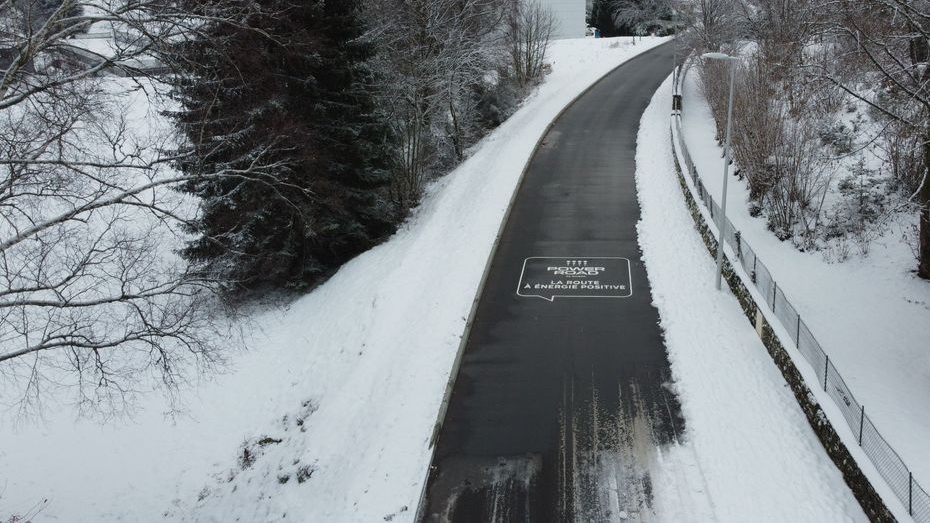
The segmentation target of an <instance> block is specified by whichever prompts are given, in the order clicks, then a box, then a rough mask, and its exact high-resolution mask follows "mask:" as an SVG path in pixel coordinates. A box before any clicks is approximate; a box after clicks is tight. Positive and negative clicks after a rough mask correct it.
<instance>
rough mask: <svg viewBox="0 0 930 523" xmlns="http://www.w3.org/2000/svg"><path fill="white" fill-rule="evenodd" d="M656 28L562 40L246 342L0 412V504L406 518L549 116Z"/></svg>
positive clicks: (91, 512) (63, 510) (92, 517)
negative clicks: (104, 405) (218, 368)
mask: <svg viewBox="0 0 930 523" xmlns="http://www.w3.org/2000/svg"><path fill="white" fill-rule="evenodd" d="M663 41H665V39H650V38H644V39H637V44H636V45H635V46H633V45H631V43H630V42H629V40H628V39H581V40H563V41H559V42H556V43H554V44H553V47H552V50H551V57H550V62H551V63H552V73H551V74H550V75H549V76H548V77H547V79H546V81H545V83H544V84H543V85H542V86H541V87H540V88H539V89H538V90H537V91H536V93H534V95H532V96H531V97H530V99H528V100H527V101H526V102H525V103H524V104H523V106H522V107H521V109H520V110H519V111H518V112H517V113H516V114H515V115H514V116H513V117H511V118H510V119H509V120H508V121H507V122H505V123H504V124H503V125H502V126H501V127H500V128H499V129H497V130H496V131H495V132H493V133H492V134H491V135H489V136H488V137H487V138H485V139H484V140H482V142H481V143H480V144H479V145H478V146H476V148H475V149H474V152H473V154H472V156H471V157H470V158H469V159H468V160H467V161H466V162H465V163H464V164H462V166H460V167H459V168H458V169H457V170H456V171H455V172H453V173H452V174H450V175H449V176H447V177H445V178H443V179H442V180H440V181H439V182H438V183H436V184H434V185H433V186H432V187H431V188H430V190H429V193H428V195H427V197H426V198H425V200H424V203H423V204H422V206H421V207H420V208H419V209H418V210H417V212H416V214H415V216H414V217H413V218H412V219H411V220H410V221H409V223H408V224H407V225H406V226H405V227H404V228H403V229H402V230H401V231H400V232H398V233H397V235H396V236H395V237H394V238H392V239H391V240H390V241H389V242H387V243H386V244H384V245H381V246H379V247H377V248H375V249H373V250H371V251H369V252H367V253H365V254H363V255H361V256H359V257H358V258H356V259H355V260H353V261H351V262H350V263H348V264H347V265H346V266H345V267H343V268H342V269H341V270H340V271H339V272H338V273H337V274H336V275H335V276H334V277H333V278H332V279H331V280H330V281H328V282H327V283H326V284H325V285H323V286H321V287H320V288H319V289H317V290H316V291H314V292H313V293H311V294H310V295H308V296H306V297H304V298H302V299H300V300H298V301H297V302H295V303H293V304H292V305H291V306H290V307H289V308H288V309H287V310H284V311H269V312H265V313H263V314H257V315H255V316H254V317H252V318H250V319H249V321H248V322H245V323H244V325H243V326H244V328H247V329H249V330H250V332H251V335H250V336H251V338H250V342H249V345H250V350H249V351H248V352H246V353H244V354H239V355H236V356H235V357H234V358H233V365H234V366H233V368H232V369H231V371H230V372H229V373H227V374H225V375H221V376H217V377H216V378H215V380H213V381H211V382H208V383H203V384H201V385H200V386H198V387H197V388H195V389H192V390H189V391H185V394H186V397H187V401H188V409H187V412H186V413H185V414H184V415H181V416H178V417H175V418H173V419H169V418H166V417H165V416H164V414H163V412H164V410H165V409H166V405H165V404H164V403H162V402H160V401H159V400H157V399H156V398H153V397H152V398H148V400H147V403H146V404H144V405H140V409H139V412H138V414H137V415H136V417H135V418H134V419H132V420H129V421H118V422H115V423H113V424H111V425H106V426H100V425H97V424H95V423H92V422H88V421H80V420H79V421H75V420H73V419H72V413H71V411H69V410H67V409H63V410H58V411H51V412H49V413H48V414H47V418H46V419H45V420H43V421H41V422H38V423H35V424H32V423H30V424H23V425H20V426H16V425H13V424H11V423H10V422H9V420H8V419H3V424H2V426H0V519H3V518H4V517H8V514H9V513H23V512H27V511H29V510H30V508H32V507H34V506H35V505H36V504H41V503H42V500H43V499H46V498H47V499H48V502H47V503H45V504H44V508H43V509H42V513H41V516H40V518H39V520H42V519H49V520H53V519H55V518H57V519H58V520H61V521H69V522H98V521H127V522H136V521H153V520H158V519H161V518H162V517H164V518H165V519H167V520H198V521H223V522H225V521H232V520H234V519H238V520H241V521H275V520H283V519H285V518H286V520H288V521H292V520H298V521H300V520H303V521H383V520H393V521H409V520H411V519H413V516H414V512H415V508H416V507H415V504H416V502H417V499H418V496H419V494H420V491H421V488H422V482H423V481H424V479H425V473H426V469H427V467H428V464H429V449H428V439H429V436H430V433H431V430H432V427H433V423H434V422H435V421H436V414H437V411H438V409H439V403H440V401H441V399H442V393H443V390H444V388H445V385H446V381H447V379H448V375H449V372H450V370H451V366H452V361H453V359H454V356H455V353H456V350H457V348H458V346H459V338H460V336H461V333H462V329H463V327H464V325H465V321H466V316H467V315H468V312H469V309H470V307H471V304H472V301H473V299H474V296H475V293H476V291H477V287H478V284H479V281H480V279H481V276H482V271H483V269H484V266H485V261H486V260H487V258H488V255H489V253H490V251H491V249H492V246H493V242H494V238H495V235H496V233H497V231H498V227H499V225H500V222H501V220H502V218H503V216H504V213H505V210H506V207H507V204H508V202H509V200H510V197H511V194H512V193H513V191H514V188H515V186H516V184H517V182H518V179H519V177H520V174H521V172H522V170H523V166H524V164H525V162H526V161H527V159H528V158H529V157H530V155H531V154H532V152H533V148H534V146H535V144H536V141H537V140H538V138H539V137H540V136H541V135H542V133H543V132H544V131H545V129H546V127H547V125H548V124H549V122H550V121H551V120H552V119H553V118H554V117H555V115H556V114H557V113H558V112H559V111H560V110H561V109H562V108H563V107H564V106H565V105H566V104H567V103H569V102H570V101H571V100H572V99H573V98H574V97H575V96H577V95H578V94H579V93H581V92H582V91H583V90H584V89H585V88H587V87H588V86H590V85H591V84H592V83H593V82H595V81H596V80H597V79H598V78H600V77H601V76H603V75H604V74H606V73H607V72H609V71H610V70H611V69H613V68H614V67H615V66H617V65H619V64H620V63H621V62H623V61H625V60H627V59H629V58H630V57H632V56H634V55H636V54H638V53H641V52H643V51H646V50H648V49H650V48H651V47H654V46H656V45H658V44H660V43H662V42H663Z"/></svg>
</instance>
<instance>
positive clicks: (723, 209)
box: [701, 53, 737, 291]
mask: <svg viewBox="0 0 930 523" xmlns="http://www.w3.org/2000/svg"><path fill="white" fill-rule="evenodd" d="M701 56H702V57H703V58H709V59H711V60H726V61H728V62H730V101H729V103H727V144H726V146H725V147H724V148H723V199H722V200H720V224H719V226H718V229H719V230H720V238H719V239H718V240H717V279H716V285H717V290H718V291H719V290H720V279H721V276H722V275H723V239H724V238H725V237H726V230H727V174H728V173H729V171H730V126H731V124H732V119H733V83H734V78H735V77H736V64H735V62H736V60H737V58H734V57H732V56H730V55H728V54H724V53H704V54H703V55H701Z"/></svg>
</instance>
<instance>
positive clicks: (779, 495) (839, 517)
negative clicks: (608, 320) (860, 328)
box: [636, 80, 867, 522]
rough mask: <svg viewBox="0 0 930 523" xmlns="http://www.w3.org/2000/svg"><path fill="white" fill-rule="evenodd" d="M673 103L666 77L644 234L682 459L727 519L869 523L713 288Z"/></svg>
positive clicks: (640, 161) (650, 133)
mask: <svg viewBox="0 0 930 523" xmlns="http://www.w3.org/2000/svg"><path fill="white" fill-rule="evenodd" d="M671 95H672V93H671V80H667V81H666V82H665V83H664V84H663V85H662V87H660V88H659V91H658V92H657V93H656V95H655V97H654V98H653V101H652V104H651V105H650V106H649V108H648V109H646V113H645V114H644V115H643V119H642V122H641V124H640V131H639V137H638V142H637V151H636V163H637V166H636V185H637V191H638V193H639V199H640V204H641V207H642V218H641V220H640V222H639V224H638V225H637V230H638V231H639V239H640V245H641V247H642V250H643V259H644V261H645V264H646V271H647V273H648V275H649V281H650V283H651V285H652V293H653V302H654V303H655V305H656V307H657V308H658V310H659V316H660V321H661V326H662V329H663V331H664V335H665V342H666V346H667V349H668V351H669V360H670V361H671V365H672V376H673V378H674V381H675V387H676V390H677V392H678V395H679V398H680V400H681V403H682V412H683V414H684V416H685V420H686V423H687V433H686V435H685V437H684V439H683V442H682V444H681V447H682V449H681V450H680V451H679V453H680V454H686V453H691V454H692V456H693V461H694V462H695V463H696V464H697V466H698V467H699V468H700V471H701V475H702V476H703V478H704V481H705V482H706V487H707V492H708V493H709V497H710V499H711V500H712V507H713V511H714V515H715V516H716V519H717V520H719V521H818V522H820V521H866V520H867V519H866V517H865V514H864V513H863V512H862V510H861V508H860V507H859V505H858V503H857V502H856V500H855V498H854V497H853V496H852V493H851V492H850V490H849V489H848V487H847V486H846V485H845V483H844V482H843V478H842V476H841V474H840V472H839V470H837V468H836V467H835V466H834V465H833V463H832V462H831V461H830V459H829V457H828V456H827V454H826V452H825V451H824V450H823V447H822V446H821V445H820V442H819V440H818V439H817V436H816V435H815V434H814V432H813V431H812V430H811V429H810V426H809V425H808V422H807V419H806V418H805V416H804V414H803V413H802V412H801V410H800V407H799V406H798V404H797V402H796V400H795V398H794V395H793V394H792V392H791V390H790V389H789V388H788V386H787V384H786V383H785V381H784V379H783V378H782V376H781V373H780V372H779V371H778V369H777V368H776V366H775V364H774V363H773V362H772V360H771V357H770V356H769V354H768V352H767V351H766V349H765V347H764V346H763V345H762V342H761V341H760V340H759V338H758V337H757V336H756V333H755V330H754V329H753V327H752V325H751V324H750V323H748V322H747V321H746V319H745V316H744V315H743V312H742V310H741V309H740V306H739V304H738V302H737V301H736V298H735V297H734V296H733V295H732V294H731V293H730V292H729V291H728V290H727V289H724V290H723V291H717V290H715V288H714V274H715V264H714V260H713V259H712V258H711V256H710V255H709V254H708V252H707V250H706V248H705V247H704V244H703V243H702V241H701V239H700V236H699V235H698V233H697V231H696V230H695V228H694V221H693V220H692V219H691V215H690V214H689V212H688V209H687V207H686V204H685V200H684V197H683V196H682V194H681V189H680V187H679V185H678V178H677V176H676V174H675V167H674V163H673V156H672V154H673V152H672V148H671V143H670V140H669V113H668V107H669V105H670V104H669V100H671ZM683 513H684V514H686V515H687V514H689V513H691V512H689V510H688V509H687V507H683ZM695 513H696V514H701V512H695ZM684 519H686V520H693V521H705V520H708V519H710V518H706V517H698V518H695V517H694V516H693V515H692V516H689V517H686V518H684ZM684 519H680V520H684Z"/></svg>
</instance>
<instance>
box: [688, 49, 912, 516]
mask: <svg viewBox="0 0 930 523" xmlns="http://www.w3.org/2000/svg"><path fill="white" fill-rule="evenodd" d="M688 69H690V64H689V65H688V67H687V68H685V69H684V71H683V72H682V73H680V74H679V75H678V78H677V85H676V87H675V89H676V95H677V94H680V93H681V90H680V86H681V85H683V84H684V81H683V79H682V78H683V77H684V76H685V75H687V73H688ZM673 120H674V122H675V123H674V125H675V127H676V130H677V145H678V148H679V150H680V151H681V153H682V156H683V157H684V160H685V167H686V168H687V170H688V174H689V177H690V178H691V181H692V183H693V185H692V187H693V193H694V194H693V196H694V197H695V199H696V200H698V201H701V202H702V203H703V204H704V206H705V208H706V209H707V210H708V212H709V213H710V216H711V219H712V220H713V221H714V223H715V224H716V225H717V227H718V229H717V230H718V231H719V230H720V229H719V227H720V217H721V212H720V206H719V205H718V204H717V201H716V200H715V199H714V197H713V196H711V194H710V192H709V191H707V189H706V188H705V187H704V184H703V182H702V181H701V177H700V176H699V175H698V171H697V168H696V167H695V165H694V162H693V161H692V160H691V155H690V153H689V152H688V147H687V145H686V144H685V140H684V135H683V133H682V124H681V114H680V113H678V114H677V115H676V116H675V117H674V118H673ZM726 231H727V234H726V239H725V241H726V243H727V245H729V246H730V248H731V249H732V252H733V256H735V258H736V259H737V260H738V261H739V264H740V266H742V268H743V270H744V271H745V272H746V274H747V275H749V279H750V280H751V281H750V282H746V281H744V282H743V283H744V284H746V286H747V287H749V286H750V283H751V284H752V286H754V287H755V288H756V289H757V290H758V291H759V293H761V295H762V296H764V297H765V303H766V305H767V306H768V307H769V308H770V309H771V310H772V312H774V314H775V316H776V317H777V318H778V320H779V322H780V323H781V326H782V327H783V328H784V329H785V331H786V332H788V334H789V336H791V341H793V342H794V345H795V347H797V349H798V351H799V352H800V353H801V354H802V355H803V356H804V359H806V360H807V362H808V363H809V364H810V365H811V367H812V368H813V369H814V370H815V371H816V373H817V375H818V376H819V378H820V383H818V384H817V387H820V388H823V389H824V390H825V391H826V392H827V394H828V395H829V396H830V398H832V399H833V401H834V402H835V403H836V406H837V407H839V410H840V412H842V414H843V417H844V419H845V420H846V423H847V425H849V428H850V429H851V430H852V433H853V435H855V436H856V437H857V438H858V443H859V446H860V447H861V448H862V450H863V451H864V452H865V455H866V456H868V457H869V459H870V460H871V461H872V463H873V464H874V465H875V468H876V469H878V472H879V473H880V474H881V475H882V477H883V478H884V479H885V481H886V482H887V483H888V486H889V487H890V488H891V490H892V491H893V492H894V493H895V495H896V496H897V497H898V499H899V500H900V501H901V502H902V503H903V505H904V508H905V509H906V510H907V511H908V513H909V514H910V515H911V517H913V518H914V521H916V522H918V523H930V495H928V494H927V491H926V490H924V489H923V487H921V486H920V484H919V483H918V482H917V480H916V479H914V475H913V473H912V472H911V471H910V469H908V467H907V465H906V464H905V463H904V461H903V460H902V459H901V457H900V456H898V453H897V452H895V450H894V449H893V448H892V447H891V445H890V444H888V442H887V441H886V440H885V438H884V437H882V435H881V433H879V431H878V429H877V428H876V427H875V425H874V424H873V423H872V420H871V419H869V416H868V414H866V412H865V405H862V404H860V403H859V402H858V401H856V398H855V396H853V394H852V392H851V391H850V390H849V387H848V386H847V385H846V382H845V381H844V380H843V377H842V376H841V375H840V373H839V371H838V370H837V368H836V367H835V366H834V365H833V362H831V361H830V356H829V355H827V353H826V352H824V350H823V348H822V347H821V346H820V343H819V342H818V341H817V339H816V338H814V335H813V333H811V331H810V329H809V328H808V327H807V325H806V324H805V323H804V320H803V319H801V316H800V314H798V312H797V309H795V308H794V306H793V305H791V302H790V301H789V300H788V297H787V296H785V293H784V291H782V289H781V288H780V287H779V286H778V283H777V282H776V281H775V279H774V278H773V277H772V273H771V272H769V270H768V268H767V267H766V266H765V264H764V263H763V262H762V260H761V259H759V257H758V256H757V255H756V253H755V251H753V250H752V248H751V247H750V246H749V243H748V242H747V241H746V240H745V239H744V238H743V237H742V234H740V232H739V230H737V229H736V227H734V226H733V223H732V222H731V221H730V220H729V219H727V228H726ZM727 258H728V259H729V260H730V262H731V263H733V259H732V257H731V256H729V255H728V256H727ZM808 386H809V387H811V386H812V384H810V383H809V384H808ZM811 388H812V387H811Z"/></svg>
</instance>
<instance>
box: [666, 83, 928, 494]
mask: <svg viewBox="0 0 930 523" xmlns="http://www.w3.org/2000/svg"><path fill="white" fill-rule="evenodd" d="M697 76H698V75H697V74H696V71H695V72H692V73H691V74H689V75H688V76H687V77H686V81H685V83H684V92H683V96H684V102H683V107H684V110H683V111H682V125H683V128H684V137H685V140H686V141H687V144H688V148H689V150H690V152H691V154H692V157H693V160H694V162H695V164H696V165H697V168H698V171H699V173H700V174H701V177H702V181H703V182H704V185H705V187H707V189H708V190H709V191H712V193H713V194H714V195H718V194H720V191H721V188H722V187H721V182H722V180H721V173H722V171H723V160H722V154H721V149H720V148H719V147H718V145H717V143H716V142H715V140H714V124H713V121H712V120H711V115H710V108H709V107H708V105H707V103H706V101H705V99H704V97H703V96H702V93H701V90H700V85H699V82H698V77H697ZM748 197H749V190H748V188H747V185H746V182H745V181H744V180H738V179H736V178H735V177H731V179H730V185H729V190H728V197H727V199H728V207H727V216H728V218H729V219H730V220H731V221H732V222H733V224H734V226H736V228H737V229H739V230H740V231H742V234H743V235H745V238H746V239H747V241H748V242H749V244H750V245H751V246H752V248H753V249H754V250H755V251H756V253H757V254H758V256H759V258H760V259H761V260H762V261H764V262H765V264H766V265H767V266H768V268H769V270H770V271H771V272H772V276H773V277H774V279H775V280H776V281H777V282H778V285H779V287H780V288H781V289H783V291H784V293H785V295H786V296H787V297H788V299H789V300H790V301H791V303H792V304H793V305H794V306H795V307H796V308H797V309H798V312H799V313H800V315H801V317H802V318H803V319H804V322H805V323H806V324H807V326H808V327H809V328H810V331H811V332H812V333H813V335H814V336H815V337H816V338H817V340H818V341H819V342H820V344H821V346H822V347H823V349H824V351H825V352H826V353H827V354H829V356H830V360H831V361H832V362H833V364H834V365H835V366H836V368H837V369H838V370H839V371H840V373H842V375H843V378H844V379H845V381H846V384H847V385H848V386H849V388H850V390H851V391H852V392H853V394H854V395H855V396H856V399H857V400H858V401H859V402H860V403H862V404H863V405H865V408H866V412H867V413H868V416H869V417H870V418H871V419H872V421H873V422H874V424H875V426H876V427H877V428H878V430H879V431H880V432H881V433H882V435H883V436H884V437H885V438H886V439H887V440H888V442H889V443H890V444H891V445H892V447H894V448H895V449H896V450H897V452H898V453H899V454H900V455H901V458H902V459H903V460H904V461H905V462H906V463H907V464H908V466H909V467H910V468H911V469H912V470H913V472H914V478H915V479H917V480H918V481H920V482H921V483H923V484H926V483H927V482H930V447H928V446H927V444H926V442H927V439H928V438H930V402H927V401H925V398H928V397H930V351H928V350H927V348H928V346H930V343H928V341H927V340H930V321H927V320H928V318H930V283H928V282H926V281H923V280H920V279H918V278H917V277H916V276H915V275H914V274H913V272H911V268H912V267H913V266H914V254H913V251H912V250H911V247H910V246H909V243H908V242H909V237H908V235H907V231H908V230H909V228H910V225H911V224H912V223H913V221H916V220H913V219H912V217H911V216H910V215H908V216H906V217H902V218H901V222H902V223H890V224H889V227H888V229H887V231H886V232H885V234H884V235H883V236H881V237H878V238H875V239H874V240H873V241H872V242H871V246H870V249H869V252H868V254H866V255H861V254H858V255H857V254H853V255H852V256H851V257H850V258H849V259H848V260H846V261H844V262H842V263H834V262H832V257H831V256H830V253H829V252H827V253H824V252H818V251H811V252H799V251H798V250H797V249H796V248H795V247H794V246H793V245H791V243H790V242H781V241H779V240H778V239H777V238H776V237H775V236H774V235H773V234H772V233H771V232H770V231H769V230H767V228H766V223H765V220H764V219H763V218H754V217H752V216H750V214H749V210H748V208H747V205H746V202H747V201H748ZM913 218H916V216H915V217H913ZM909 219H910V220H911V221H909Z"/></svg>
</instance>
